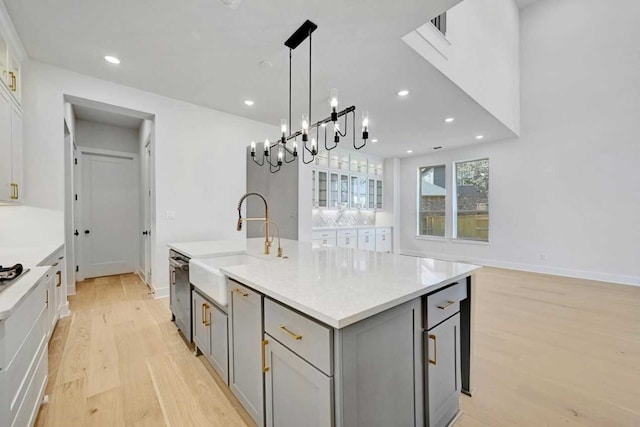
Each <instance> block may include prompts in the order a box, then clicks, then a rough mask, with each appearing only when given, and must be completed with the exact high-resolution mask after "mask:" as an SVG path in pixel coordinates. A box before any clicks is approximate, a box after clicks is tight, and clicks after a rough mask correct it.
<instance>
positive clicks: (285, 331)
mask: <svg viewBox="0 0 640 427" xmlns="http://www.w3.org/2000/svg"><path fill="white" fill-rule="evenodd" d="M280 329H281V330H282V331H283V332H284V333H285V334H287V335H289V336H290V337H291V338H293V339H294V340H296V341H300V340H301V339H302V335H298V334H296V333H293V332H291V331H290V330H288V329H287V327H286V326H285V325H280Z"/></svg>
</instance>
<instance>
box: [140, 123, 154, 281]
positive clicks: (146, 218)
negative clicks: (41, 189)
mask: <svg viewBox="0 0 640 427" xmlns="http://www.w3.org/2000/svg"><path fill="white" fill-rule="evenodd" d="M151 136H152V133H151V132H150V133H149V135H148V136H147V139H146V140H145V141H144V142H143V143H142V153H141V155H142V156H144V160H143V161H142V162H141V166H142V185H141V187H140V190H142V197H141V203H142V212H143V213H142V224H141V225H142V226H143V228H144V230H145V231H147V232H148V233H149V234H148V235H147V236H143V237H141V246H140V247H141V248H143V251H141V255H142V256H143V259H141V260H140V267H142V268H141V269H142V271H141V272H140V271H139V272H138V274H140V277H141V278H142V280H143V281H144V282H145V283H146V284H147V286H149V287H151V282H152V277H153V272H152V268H151V266H152V265H153V262H152V259H153V256H152V253H153V251H152V248H153V245H152V236H153V235H154V234H155V233H154V232H153V231H154V230H153V227H152V221H151V218H152V216H151V212H152V205H153V194H154V193H153V177H152V167H151V164H152V156H153V144H152V142H151ZM147 152H148V153H149V154H147Z"/></svg>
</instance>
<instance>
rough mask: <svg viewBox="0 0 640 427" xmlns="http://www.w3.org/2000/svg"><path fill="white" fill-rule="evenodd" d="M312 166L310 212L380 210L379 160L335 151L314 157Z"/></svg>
mask: <svg viewBox="0 0 640 427" xmlns="http://www.w3.org/2000/svg"><path fill="white" fill-rule="evenodd" d="M313 164H314V169H313V173H312V185H311V187H312V190H311V191H312V201H313V207H314V208H329V209H366V210H379V209H382V208H383V199H382V191H383V174H384V166H383V165H384V160H383V159H379V158H377V157H372V156H367V155H365V154H363V153H360V152H351V151H347V150H340V149H336V150H331V151H328V152H327V151H322V152H320V153H318V155H317V156H316V159H315V161H314V163H313Z"/></svg>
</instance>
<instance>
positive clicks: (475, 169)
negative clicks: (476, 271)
mask: <svg viewBox="0 0 640 427" xmlns="http://www.w3.org/2000/svg"><path fill="white" fill-rule="evenodd" d="M456 211H457V213H458V214H457V218H456V230H457V232H456V237H457V238H458V239H467V240H480V241H485V242H486V241H488V240H489V159H482V160H474V161H471V162H460V163H456Z"/></svg>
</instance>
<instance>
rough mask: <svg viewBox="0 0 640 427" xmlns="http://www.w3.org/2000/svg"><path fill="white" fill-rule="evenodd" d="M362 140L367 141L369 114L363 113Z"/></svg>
mask: <svg viewBox="0 0 640 427" xmlns="http://www.w3.org/2000/svg"><path fill="white" fill-rule="evenodd" d="M362 139H364V140H365V141H366V140H367V139H369V112H368V111H364V112H363V113H362Z"/></svg>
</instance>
